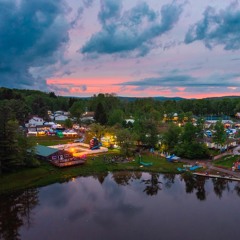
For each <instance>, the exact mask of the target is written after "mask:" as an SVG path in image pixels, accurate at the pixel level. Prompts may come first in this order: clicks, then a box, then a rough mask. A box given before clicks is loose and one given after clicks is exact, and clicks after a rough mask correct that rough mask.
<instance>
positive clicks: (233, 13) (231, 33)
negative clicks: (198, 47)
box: [185, 2, 240, 50]
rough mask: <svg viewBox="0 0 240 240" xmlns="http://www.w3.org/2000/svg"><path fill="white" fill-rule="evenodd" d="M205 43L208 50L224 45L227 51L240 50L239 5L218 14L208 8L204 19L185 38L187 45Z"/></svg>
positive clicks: (192, 27) (235, 4)
mask: <svg viewBox="0 0 240 240" xmlns="http://www.w3.org/2000/svg"><path fill="white" fill-rule="evenodd" d="M198 40H200V41H203V42H204V44H205V46H206V47H207V48H210V49H211V48H212V47H214V46H215V45H223V46H224V49H225V50H238V49H240V10H239V8H238V6H237V3H236V2H235V3H233V4H231V5H230V6H229V7H228V8H226V9H225V10H222V11H220V12H218V13H217V12H216V10H215V9H214V8H212V7H208V8H206V10H205V11H204V13H203V19H202V20H201V21H199V22H197V23H196V24H194V25H193V26H191V27H190V28H189V30H188V32H187V34H186V36H185V43H187V44H189V43H192V42H194V41H198Z"/></svg>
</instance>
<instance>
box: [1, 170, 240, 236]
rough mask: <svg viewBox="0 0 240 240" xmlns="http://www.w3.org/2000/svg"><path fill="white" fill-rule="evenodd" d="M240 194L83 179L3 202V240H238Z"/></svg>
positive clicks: (233, 186)
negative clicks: (235, 239) (236, 238)
mask: <svg viewBox="0 0 240 240" xmlns="http://www.w3.org/2000/svg"><path fill="white" fill-rule="evenodd" d="M239 196H240V185H239V183H236V182H232V183H231V182H228V181H225V180H212V179H209V180H207V179H205V178H198V179H196V178H193V177H184V178H183V177H182V176H178V175H172V174H165V175H160V174H156V173H152V174H148V173H141V172H127V173H123V172H119V173H113V174H102V175H96V176H91V177H79V178H76V179H73V181H69V182H66V183H62V184H53V185H50V186H46V187H43V188H40V189H38V190H36V189H35V190H34V189H33V190H28V192H27V191H25V192H24V193H16V194H12V195H11V196H0V197H1V199H0V200H1V205H0V206H1V213H0V223H1V225H0V234H1V235H0V239H1V237H2V238H3V239H41V240H42V239H45V240H47V239H51V240H52V239H91V240H94V239H114V240H116V239H185V240H187V239H224V240H225V239H234V238H235V237H236V236H237V235H238V227H239V223H240V214H239V211H238V209H239V202H240V198H239ZM3 203H4V204H3ZM3 223H4V224H3Z"/></svg>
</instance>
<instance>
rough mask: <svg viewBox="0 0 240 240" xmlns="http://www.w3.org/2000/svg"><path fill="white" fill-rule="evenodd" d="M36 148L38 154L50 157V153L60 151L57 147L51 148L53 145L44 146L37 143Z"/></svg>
mask: <svg viewBox="0 0 240 240" xmlns="http://www.w3.org/2000/svg"><path fill="white" fill-rule="evenodd" d="M35 150H36V154H37V155H39V156H42V157H48V156H50V155H52V154H53V153H56V152H58V151H59V150H58V149H56V148H51V147H46V146H42V145H37V146H36V147H35Z"/></svg>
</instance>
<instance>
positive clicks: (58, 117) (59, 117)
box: [54, 114, 68, 121]
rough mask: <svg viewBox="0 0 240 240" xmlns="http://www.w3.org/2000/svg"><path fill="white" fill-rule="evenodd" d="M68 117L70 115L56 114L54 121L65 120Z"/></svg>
mask: <svg viewBox="0 0 240 240" xmlns="http://www.w3.org/2000/svg"><path fill="white" fill-rule="evenodd" d="M66 119H68V116H65V115H60V114H59V115H54V121H65V120H66Z"/></svg>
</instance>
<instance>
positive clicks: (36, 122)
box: [28, 116, 44, 126]
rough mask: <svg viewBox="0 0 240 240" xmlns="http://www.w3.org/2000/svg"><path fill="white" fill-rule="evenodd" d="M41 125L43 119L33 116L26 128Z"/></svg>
mask: <svg viewBox="0 0 240 240" xmlns="http://www.w3.org/2000/svg"><path fill="white" fill-rule="evenodd" d="M43 123H44V120H43V118H40V117H36V116H34V117H32V118H31V119H30V120H29V121H28V126H38V125H43Z"/></svg>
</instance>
